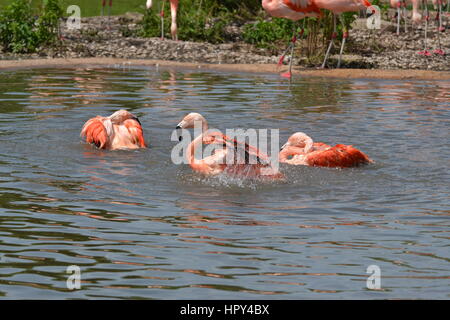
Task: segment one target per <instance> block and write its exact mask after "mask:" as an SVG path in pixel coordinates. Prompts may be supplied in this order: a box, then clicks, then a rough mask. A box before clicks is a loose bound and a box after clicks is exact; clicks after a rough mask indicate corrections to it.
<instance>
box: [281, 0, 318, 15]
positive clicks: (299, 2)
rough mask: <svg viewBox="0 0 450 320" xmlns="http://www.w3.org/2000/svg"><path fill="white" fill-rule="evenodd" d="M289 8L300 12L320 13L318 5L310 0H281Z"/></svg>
mask: <svg viewBox="0 0 450 320" xmlns="http://www.w3.org/2000/svg"><path fill="white" fill-rule="evenodd" d="M282 1H283V3H284V4H285V5H286V6H287V7H289V9H291V10H293V11H296V12H302V13H316V14H318V15H321V12H320V9H319V7H317V5H316V4H315V3H314V1H312V0H282Z"/></svg>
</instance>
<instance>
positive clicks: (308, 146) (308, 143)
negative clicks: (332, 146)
mask: <svg viewBox="0 0 450 320" xmlns="http://www.w3.org/2000/svg"><path fill="white" fill-rule="evenodd" d="M313 145H314V141H313V140H312V139H311V138H310V137H308V139H307V140H306V141H305V147H304V149H303V150H304V152H305V153H309V152H311V151H313Z"/></svg>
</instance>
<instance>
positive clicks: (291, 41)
mask: <svg viewBox="0 0 450 320" xmlns="http://www.w3.org/2000/svg"><path fill="white" fill-rule="evenodd" d="M295 31H296V26H295V25H294V30H293V31H292V38H291V40H290V41H289V43H288V46H287V47H286V50H284V52H283V54H282V55H281V56H280V59H279V60H278V67H280V66H281V65H282V64H283V61H284V58H285V57H286V54H287V53H288V51H289V50H290V49H291V46H292V43H293V42H294V38H295Z"/></svg>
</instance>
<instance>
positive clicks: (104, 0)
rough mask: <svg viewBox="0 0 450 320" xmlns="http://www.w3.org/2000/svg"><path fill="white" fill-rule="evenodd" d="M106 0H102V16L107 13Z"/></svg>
mask: <svg viewBox="0 0 450 320" xmlns="http://www.w3.org/2000/svg"><path fill="white" fill-rule="evenodd" d="M105 6H106V0H102V17H103V15H104V13H105Z"/></svg>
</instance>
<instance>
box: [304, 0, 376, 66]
mask: <svg viewBox="0 0 450 320" xmlns="http://www.w3.org/2000/svg"><path fill="white" fill-rule="evenodd" d="M311 1H313V2H314V4H315V5H316V6H317V7H318V8H320V9H327V10H330V11H331V12H333V33H332V36H331V40H330V44H329V45H328V49H327V51H326V53H325V58H324V60H323V63H322V68H325V64H326V62H327V60H328V56H329V54H330V50H331V46H332V45H333V40H334V39H335V38H336V36H337V33H336V16H339V15H340V14H342V13H344V12H355V11H360V10H365V9H367V8H369V7H370V6H372V4H371V3H370V2H369V1H367V0H311ZM343 27H344V29H343V36H342V44H341V50H340V52H339V60H338V64H337V67H338V68H339V67H340V66H341V57H342V52H343V51H344V45H345V41H346V39H347V38H348V29H347V26H346V25H345V24H344V23H343Z"/></svg>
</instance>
